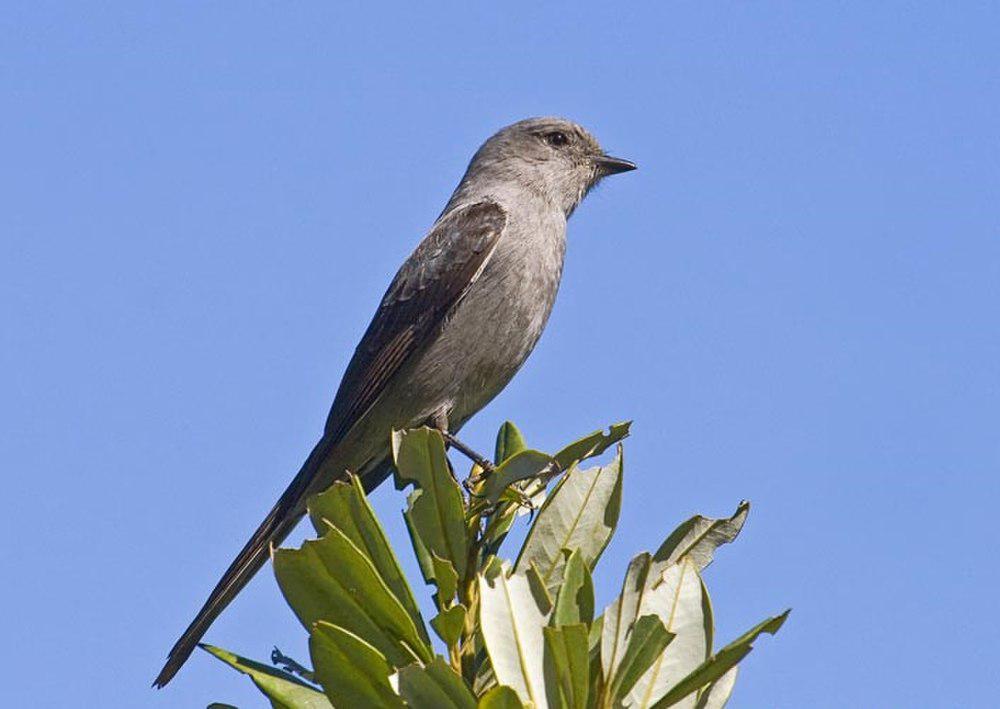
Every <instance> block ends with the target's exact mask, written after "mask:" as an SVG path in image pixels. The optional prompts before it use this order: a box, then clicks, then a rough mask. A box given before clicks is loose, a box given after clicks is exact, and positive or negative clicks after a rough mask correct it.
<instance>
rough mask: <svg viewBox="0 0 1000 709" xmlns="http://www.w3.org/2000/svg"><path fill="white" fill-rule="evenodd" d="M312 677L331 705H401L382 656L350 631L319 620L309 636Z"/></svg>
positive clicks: (387, 665)
mask: <svg viewBox="0 0 1000 709" xmlns="http://www.w3.org/2000/svg"><path fill="white" fill-rule="evenodd" d="M309 654H310V655H311V656H312V662H313V667H314V668H315V673H316V678H317V679H318V680H319V683H320V684H321V685H323V691H325V692H326V696H327V697H329V698H330V701H331V702H332V703H333V704H334V705H335V706H341V707H402V706H403V702H402V700H401V699H400V698H399V696H398V695H397V694H396V693H395V692H394V691H393V689H392V686H391V685H390V684H389V675H390V673H392V671H393V669H392V667H391V666H390V665H389V663H388V661H387V660H386V658H385V656H384V655H383V654H382V653H380V652H379V651H378V650H377V649H376V648H375V647H373V646H372V645H370V644H369V643H367V642H365V641H364V640H363V639H362V638H360V637H358V636H357V635H355V634H354V633H351V632H350V631H348V630H346V629H344V628H341V627H340V626H337V625H332V624H331V623H327V622H325V621H320V622H318V623H316V625H315V626H313V630H312V633H311V634H310V636H309Z"/></svg>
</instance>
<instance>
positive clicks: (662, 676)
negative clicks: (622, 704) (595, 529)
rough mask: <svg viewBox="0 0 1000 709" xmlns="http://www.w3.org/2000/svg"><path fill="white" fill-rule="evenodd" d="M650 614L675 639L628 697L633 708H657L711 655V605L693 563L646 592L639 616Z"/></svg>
mask: <svg viewBox="0 0 1000 709" xmlns="http://www.w3.org/2000/svg"><path fill="white" fill-rule="evenodd" d="M653 568H655V566H651V572H652V569H653ZM646 613H655V614H656V615H657V616H658V617H659V619H660V620H661V621H662V622H663V625H664V626H665V630H666V631H667V632H668V633H670V634H671V635H672V636H673V639H672V641H671V642H670V644H669V645H668V646H667V647H666V649H664V650H663V652H661V653H660V654H659V655H658V656H657V657H656V659H655V660H654V661H653V662H652V663H651V665H650V667H649V669H648V671H646V672H645V673H643V674H642V676H641V677H639V678H638V680H637V681H636V683H635V686H634V687H633V688H632V690H631V691H630V692H629V694H628V697H629V700H630V701H629V703H630V705H631V706H633V707H641V708H643V709H645V707H650V706H652V705H653V704H655V703H656V702H657V701H658V700H659V699H660V697H662V696H663V695H664V694H666V693H667V691H668V690H669V689H670V688H671V687H672V686H673V685H674V684H676V683H677V682H678V681H679V680H681V679H682V678H683V677H685V676H686V675H687V674H688V673H690V672H691V671H692V670H694V669H695V668H696V667H698V666H699V665H700V664H701V663H702V662H704V661H705V659H706V658H707V657H708V656H709V652H710V651H711V648H712V639H711V626H712V621H711V605H710V604H709V602H708V593H707V592H706V591H705V586H704V584H702V582H701V577H700V576H699V575H698V570H697V568H696V567H695V565H694V563H693V562H691V561H689V560H685V561H683V562H681V563H680V564H674V565H673V566H671V567H670V568H668V569H667V570H666V571H665V572H663V574H662V576H661V578H660V580H659V581H658V582H656V583H654V584H653V585H652V586H651V587H649V588H647V590H645V591H644V593H643V597H642V601H641V602H640V610H639V615H645V614H646ZM637 625H638V624H637Z"/></svg>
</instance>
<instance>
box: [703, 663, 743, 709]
mask: <svg viewBox="0 0 1000 709" xmlns="http://www.w3.org/2000/svg"><path fill="white" fill-rule="evenodd" d="M739 670H740V666H739V665H735V666H734V667H733V668H732V669H731V670H729V671H728V672H726V674H724V675H722V676H721V677H719V679H717V680H715V681H714V682H712V684H710V685H709V686H708V687H706V688H705V691H704V692H702V693H701V696H700V697H698V703H697V704H696V705H695V709H723V708H724V707H725V706H726V702H728V701H729V698H730V697H731V696H732V695H733V687H735V686H736V675H737V673H738V672H739Z"/></svg>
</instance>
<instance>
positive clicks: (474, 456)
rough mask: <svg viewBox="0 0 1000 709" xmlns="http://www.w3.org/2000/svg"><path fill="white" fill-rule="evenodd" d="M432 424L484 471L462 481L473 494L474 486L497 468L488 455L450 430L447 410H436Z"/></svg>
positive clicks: (447, 442) (456, 448) (452, 446)
mask: <svg viewBox="0 0 1000 709" xmlns="http://www.w3.org/2000/svg"><path fill="white" fill-rule="evenodd" d="M431 425H432V426H433V427H434V428H436V429H437V430H438V432H439V433H440V434H441V437H442V438H443V439H444V442H445V444H446V445H448V446H449V447H451V448H454V449H455V450H457V451H458V452H459V453H461V454H462V455H464V456H465V457H466V458H468V459H469V460H471V461H472V462H473V463H474V464H475V465H477V466H478V467H479V469H480V470H481V471H482V472H481V473H480V474H478V475H470V476H469V477H468V478H467V479H466V480H465V482H464V483H462V487H464V488H465V490H466V492H468V493H469V494H470V495H472V494H473V492H472V487H473V486H474V485H475V484H477V483H478V482H479V481H481V480H482V479H483V478H484V477H486V476H487V475H490V474H492V473H493V471H494V470H495V467H494V465H493V463H491V462H490V460H489V459H488V458H487V457H486V456H484V455H482V454H480V453H477V452H476V451H475V450H473V449H472V448H470V447H469V446H467V445H465V444H464V443H462V442H461V441H460V440H458V438H456V437H455V436H454V434H452V433H451V432H450V431H449V430H448V412H447V411H446V410H441V411H437V412H435V413H434V414H433V415H432V416H431ZM452 475H454V471H452ZM457 479H458V478H456V481H457Z"/></svg>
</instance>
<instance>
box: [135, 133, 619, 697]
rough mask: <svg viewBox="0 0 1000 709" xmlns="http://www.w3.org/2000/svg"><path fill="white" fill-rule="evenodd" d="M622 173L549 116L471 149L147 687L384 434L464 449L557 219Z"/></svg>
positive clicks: (368, 482)
mask: <svg viewBox="0 0 1000 709" xmlns="http://www.w3.org/2000/svg"><path fill="white" fill-rule="evenodd" d="M635 167H636V166H635V165H634V164H633V163H631V162H629V161H628V160H623V159H621V158H615V157H611V156H609V155H607V154H605V153H604V151H603V150H602V149H601V147H600V145H599V144H598V143H597V141H596V140H595V139H594V138H593V136H591V135H590V134H589V133H588V132H587V131H586V130H584V129H583V128H582V127H580V126H579V125H577V124H575V123H573V122H571V121H568V120H564V119H561V118H530V119H527V120H524V121H520V122H518V123H514V124H513V125H510V126H508V127H506V128H503V129H502V130H500V131H499V132H498V133H496V134H495V135H493V136H492V137H491V138H489V139H488V140H487V141H486V142H485V143H483V145H482V147H480V148H479V150H478V151H477V152H476V154H475V155H474V156H473V158H472V161H471V162H470V163H469V167H468V168H467V170H466V172H465V175H464V176H463V177H462V181H461V182H460V183H459V185H458V187H457V188H456V189H455V192H454V194H452V196H451V199H450V200H448V204H447V205H446V206H445V208H444V211H443V212H442V213H441V216H439V217H438V219H437V221H436V222H435V223H434V225H433V227H432V228H431V230H430V232H429V233H428V234H427V236H425V237H424V239H423V241H421V242H420V244H419V245H418V246H417V248H416V250H415V251H414V252H413V253H412V254H411V255H410V257H409V258H408V259H407V260H406V262H405V263H404V264H403V266H402V267H401V268H400V269H399V272H398V273H397V274H396V277H395V278H394V279H393V281H392V284H391V285H390V286H389V289H388V290H387V291H386V293H385V296H384V297H383V298H382V302H381V303H380V304H379V307H378V310H377V311H376V313H375V317H374V318H373V319H372V321H371V324H370V325H369V326H368V329H367V330H366V331H365V334H364V336H363V337H362V338H361V342H360V344H359V345H358V347H357V349H356V350H355V352H354V356H353V357H352V358H351V361H350V363H349V364H348V366H347V371H346V372H345V373H344V378H343V380H342V381H341V383H340V388H339V389H338V391H337V395H336V397H335V398H334V401H333V407H332V408H331V410H330V415H329V417H328V418H327V421H326V427H325V430H324V432H323V437H322V438H321V439H320V440H319V443H317V444H316V447H315V448H314V449H313V451H312V453H310V455H309V457H308V459H307V460H306V462H305V463H304V464H303V466H302V469H301V470H300V471H299V473H298V475H296V476H295V479H294V480H292V482H291V484H290V485H289V486H288V489H287V490H285V492H284V493H283V494H282V495H281V498H280V499H279V500H278V502H277V503H276V504H275V505H274V507H273V508H272V509H271V511H270V512H269V513H268V515H267V517H266V518H265V519H264V521H263V522H262V523H261V525H260V527H258V529H257V531H256V532H254V534H253V536H252V537H251V538H250V541H248V542H247V544H246V546H244V547H243V550H242V551H240V553H239V555H238V556H237V557H236V559H235V560H234V561H233V562H232V564H231V565H230V566H229V568H228V569H226V572H225V574H224V575H223V576H222V579H221V580H220V581H219V583H218V585H217V586H216V587H215V588H214V589H213V590H212V593H211V595H210V596H209V597H208V600H207V601H206V602H205V605H204V606H203V607H202V609H201V610H200V611H198V615H197V616H196V617H195V619H194V621H193V622H192V623H191V625H190V626H188V628H187V630H185V631H184V634H183V635H182V636H181V637H180V639H179V640H178V641H177V643H176V644H175V645H174V647H173V649H171V650H170V654H169V655H168V659H167V662H166V664H165V665H164V667H163V669H162V670H161V671H160V674H159V676H157V678H156V681H155V682H154V686H156V687H162V686H164V685H165V684H166V683H167V682H169V681H170V679H171V678H172V677H173V676H174V675H175V674H176V673H177V670H179V669H180V667H181V665H183V664H184V662H185V661H186V660H187V658H188V656H190V654H191V652H192V651H193V650H194V648H195V647H196V646H197V644H198V641H199V640H200V639H201V637H202V636H203V635H204V634H205V631H206V630H208V627H209V626H210V625H211V624H212V622H213V621H214V620H215V619H216V617H218V615H219V614H220V613H221V612H222V611H223V609H224V608H225V607H226V606H227V605H228V604H229V602H230V601H232V599H233V598H234V597H235V596H236V594H237V593H239V592H240V590H241V589H242V588H243V587H244V586H245V585H246V584H247V582H249V581H250V579H251V578H252V577H253V575H254V574H255V573H257V571H258V570H259V569H260V568H261V567H262V566H263V565H264V564H265V563H266V561H267V559H268V557H269V555H270V550H271V547H272V545H277V544H279V543H280V542H281V541H282V540H283V539H284V538H285V537H286V536H288V534H289V533H290V532H291V531H292V529H293V528H294V527H295V525H296V524H297V523H298V521H299V520H300V519H301V518H302V516H303V515H304V513H305V511H306V507H305V505H306V499H307V498H309V497H310V496H311V495H313V494H315V493H318V492H320V491H322V490H324V489H326V488H327V487H329V486H330V485H332V484H333V483H334V482H335V481H336V480H338V479H342V478H343V477H344V475H345V473H346V471H351V472H353V473H355V474H357V475H358V476H359V477H360V478H361V480H362V481H363V483H364V487H365V488H366V490H372V489H373V488H375V487H377V486H378V485H379V484H380V483H381V482H382V481H383V480H385V478H386V477H387V476H388V475H389V473H390V472H391V464H392V461H391V459H390V451H389V436H390V432H391V430H392V429H405V428H412V427H415V426H419V425H423V424H427V425H431V426H434V427H436V428H438V429H440V430H441V431H442V432H443V433H445V434H446V439H447V440H448V441H449V442H450V443H451V445H453V446H455V447H459V448H462V449H463V450H465V448H466V447H465V446H463V445H462V444H461V442H460V441H458V440H457V439H455V438H454V437H453V435H452V434H454V433H456V432H457V431H458V430H459V429H461V428H462V425H463V424H464V423H465V422H466V421H467V420H468V419H469V418H470V417H471V416H472V415H473V414H475V413H476V412H477V411H479V410H480V409H481V408H483V407H484V406H485V405H486V404H487V403H489V401H490V400H491V399H493V397H495V396H496V395H497V394H499V393H500V391H501V390H502V389H503V388H504V387H505V386H506V385H507V383H508V382H509V381H510V380H511V378H512V377H513V376H514V374H515V373H516V372H517V370H518V369H519V368H520V367H521V365H522V364H523V363H524V361H525V359H526V358H527V357H528V355H529V354H530V353H531V351H532V349H534V347H535V343H536V342H537V341H538V338H539V336H540V335H541V333H542V329H543V328H544V327H545V323H546V321H547V320H548V317H549V313H550V312H551V310H552V304H553V302H554V301H555V297H556V291H557V290H558V289H559V281H560V278H561V276H562V268H563V255H564V253H565V250H566V220H567V218H568V217H569V216H570V215H571V214H572V213H573V210H574V209H575V208H576V206H577V205H578V204H579V203H580V201H581V200H582V199H583V197H584V196H585V195H586V194H587V192H588V191H589V190H590V189H591V188H592V187H593V186H594V185H596V184H597V183H598V182H599V181H600V180H601V179H602V178H604V177H606V176H608V175H613V174H616V173H620V172H626V171H628V170H634V169H635ZM468 452H470V453H471V451H468Z"/></svg>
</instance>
